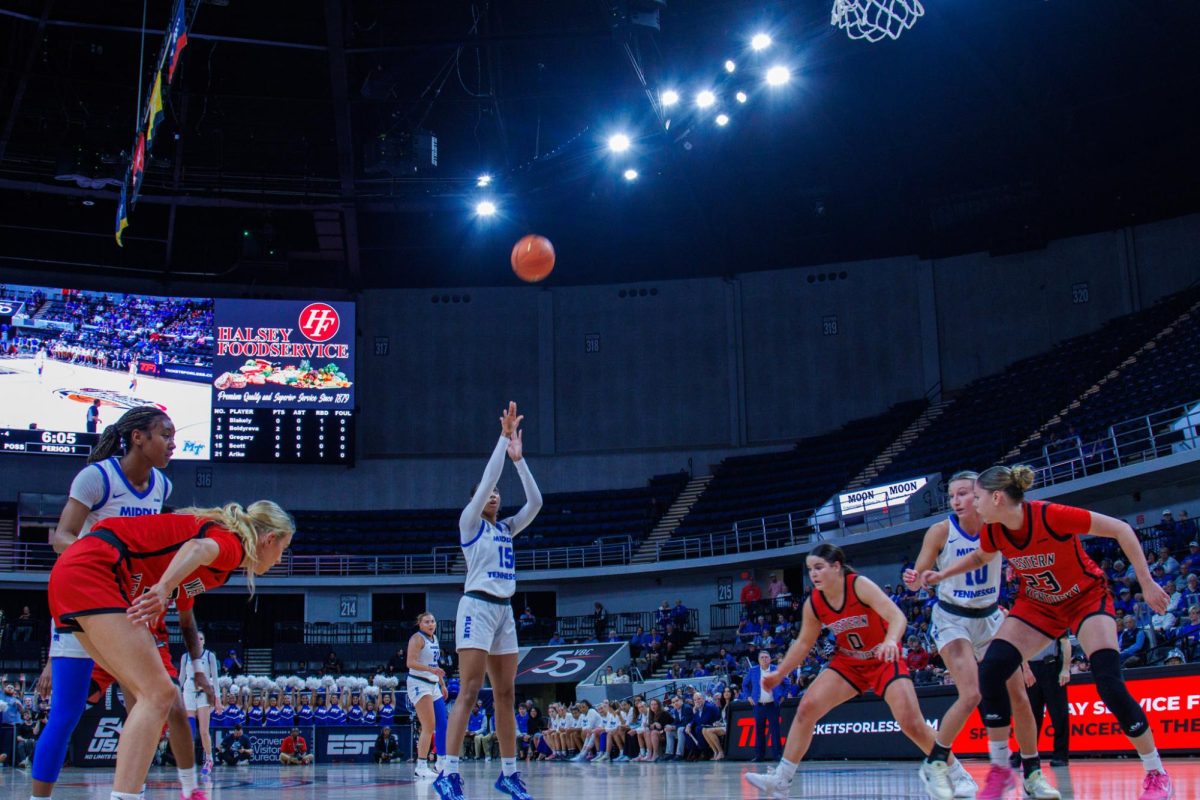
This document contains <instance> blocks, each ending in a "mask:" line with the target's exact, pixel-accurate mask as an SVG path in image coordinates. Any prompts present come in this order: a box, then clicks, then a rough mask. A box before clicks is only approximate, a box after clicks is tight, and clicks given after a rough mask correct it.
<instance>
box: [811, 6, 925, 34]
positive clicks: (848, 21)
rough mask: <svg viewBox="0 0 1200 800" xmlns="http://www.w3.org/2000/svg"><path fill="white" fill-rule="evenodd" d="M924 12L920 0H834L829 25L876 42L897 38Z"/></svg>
mask: <svg viewBox="0 0 1200 800" xmlns="http://www.w3.org/2000/svg"><path fill="white" fill-rule="evenodd" d="M924 13H925V8H924V7H923V6H922V5H921V0H833V13H832V14H831V16H830V19H829V24H830V25H836V26H837V27H839V28H841V29H843V30H844V31H846V35H847V36H849V37H850V38H851V39H866V40H867V41H868V42H878V41H879V40H880V39H883V38H884V37H885V36H886V37H888V38H889V39H899V38H900V34H902V33H904V32H905V31H906V30H908V29H909V28H911V27H912V26H913V25H915V24H916V22H917V20H918V19H919V18H920V17H921V16H922V15H924Z"/></svg>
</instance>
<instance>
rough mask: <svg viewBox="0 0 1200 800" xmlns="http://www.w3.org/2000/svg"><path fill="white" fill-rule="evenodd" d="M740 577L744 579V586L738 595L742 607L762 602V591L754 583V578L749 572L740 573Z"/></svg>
mask: <svg viewBox="0 0 1200 800" xmlns="http://www.w3.org/2000/svg"><path fill="white" fill-rule="evenodd" d="M742 577H743V578H745V579H746V585H745V586H743V587H742V591H741V594H740V595H739V599H740V600H741V601H742V605H748V604H751V603H757V602H758V601H760V600H762V589H761V588H759V586H758V584H757V583H755V582H754V576H753V575H752V574H751V573H749V572H745V573H742Z"/></svg>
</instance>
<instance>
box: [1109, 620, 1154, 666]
mask: <svg viewBox="0 0 1200 800" xmlns="http://www.w3.org/2000/svg"><path fill="white" fill-rule="evenodd" d="M1121 622H1122V625H1121V629H1120V631H1119V632H1118V634H1117V644H1118V646H1119V647H1120V648H1121V651H1120V656H1121V664H1122V665H1123V666H1126V667H1139V666H1141V665H1142V664H1143V663H1144V660H1145V657H1146V652H1147V651H1148V650H1149V649H1150V643H1149V641H1148V640H1147V639H1146V632H1145V631H1143V630H1142V629H1141V628H1139V627H1138V626H1137V621H1136V620H1135V619H1134V618H1133V617H1132V616H1127V617H1125V619H1123V620H1121Z"/></svg>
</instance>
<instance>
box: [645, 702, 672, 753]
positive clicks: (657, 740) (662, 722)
mask: <svg viewBox="0 0 1200 800" xmlns="http://www.w3.org/2000/svg"><path fill="white" fill-rule="evenodd" d="M645 723H646V734H645V747H646V751H647V755H646V757H645V758H643V759H642V760H643V761H658V759H659V753H660V752H661V748H662V743H663V741H662V740H663V736H664V735H665V729H666V727H667V726H668V725H672V724H673V719H672V717H671V715H670V714H669V713H668V712H667V711H666V710H664V709H663V707H662V703H661V702H660V701H659V699H658V698H654V699H653V700H651V701H650V703H649V705H648V707H647V711H646V720H645ZM638 738H639V740H641V738H642V737H641V736H640V735H639V737H638Z"/></svg>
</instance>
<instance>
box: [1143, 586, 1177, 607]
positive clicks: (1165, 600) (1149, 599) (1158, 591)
mask: <svg viewBox="0 0 1200 800" xmlns="http://www.w3.org/2000/svg"><path fill="white" fill-rule="evenodd" d="M1147 584H1148V585H1147V586H1145V587H1143V588H1142V597H1144V598H1145V600H1146V605H1148V606H1150V607H1151V608H1153V609H1154V613H1156V614H1165V613H1167V606H1168V605H1169V604H1170V602H1171V596H1170V595H1168V594H1167V591H1166V589H1164V588H1162V587H1161V586H1159V585H1158V584H1157V583H1154V582H1153V581H1147Z"/></svg>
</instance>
